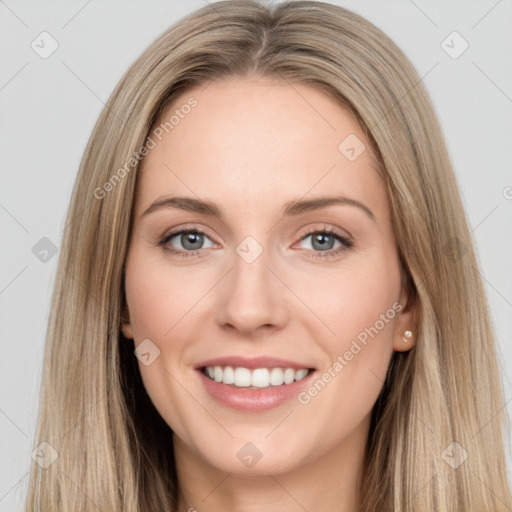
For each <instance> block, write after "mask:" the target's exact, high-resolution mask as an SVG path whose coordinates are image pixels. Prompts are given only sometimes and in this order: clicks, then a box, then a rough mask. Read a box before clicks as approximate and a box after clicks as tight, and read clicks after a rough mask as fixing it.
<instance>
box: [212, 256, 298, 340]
mask: <svg viewBox="0 0 512 512" xmlns="http://www.w3.org/2000/svg"><path fill="white" fill-rule="evenodd" d="M268 263H269V262H268V260H267V257H266V252H265V251H263V253H262V254H260V256H258V258H256V260H254V261H252V262H248V261H246V260H244V258H242V257H240V256H239V255H238V254H236V253H235V256H234V261H233V268H232V269H231V271H230V272H229V274H228V275H227V276H226V278H225V279H223V281H222V283H220V288H219V296H218V302H217V308H218V309H217V322H218V324H219V326H220V327H221V328H223V329H231V330H234V331H236V332H238V333H239V334H241V335H244V336H245V337H251V336H258V335H261V334H265V333H266V334H268V333H269V332H270V331H272V330H280V329H282V328H283V327H284V326H285V325H286V322H287V321H288V318H289V312H288V309H287V305H288V303H287V300H286V297H285V295H286V293H287V291H288V290H287V288H286V286H285V284H284V283H283V282H282V280H281V279H279V277H278V276H277V275H276V272H275V270H274V269H271V268H269V265H268Z"/></svg>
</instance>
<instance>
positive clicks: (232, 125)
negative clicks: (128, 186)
mask: <svg viewBox="0 0 512 512" xmlns="http://www.w3.org/2000/svg"><path fill="white" fill-rule="evenodd" d="M190 105H194V106H193V107H191V106H190ZM150 137H151V138H152V140H153V141H154V143H155V147H154V148H153V149H152V150H150V151H149V153H148V154H147V155H146V157H145V158H144V160H143V162H142V166H141V170H140V172H141V176H140V179H139V184H138V187H139V194H138V197H140V201H139V204H138V205H137V209H138V210H139V211H140V210H141V209H142V208H144V206H147V204H148V202H151V201H153V200H154V199H155V198H157V197H158V196H161V195H163V194H169V193H176V194H186V195H196V196H199V197H202V198H206V197H208V198H211V199H213V200H216V198H219V200H220V199H222V200H224V199H225V198H226V197H229V198H230V200H231V201H233V202H237V201H238V203H239V206H242V205H245V206H247V205H248V204H249V203H250V204H251V206H252V207H261V208H267V207H271V204H272V203H273V202H280V203H284V202H286V201H287V200H289V199H290V198H297V197H301V196H305V195H307V194H313V195H318V194H324V193H333V192H336V193H342V194H344V195H349V194H350V195H351V196H353V197H354V198H355V199H361V200H362V199H363V198H369V199H370V201H372V202H374V203H375V202H377V201H381V202H384V201H385V196H384V195H383V194H384V189H383V185H382V183H381V180H380V177H379V175H378V173H377V171H376V167H377V165H376V162H375V158H374V156H373V154H372V151H371V148H370V145H369V141H368V140H367V138H366V137H365V136H364V134H363V132H362V130H361V128H360V127H359V125H358V123H357V121H356V120H355V118H354V117H353V115H352V113H350V112H349V111H347V110H346V109H345V108H344V107H342V106H341V105H340V104H339V102H337V101H336V100H335V99H334V98H332V97H331V96H329V95H327V94H326V93H324V92H322V91H320V90H318V89H316V88H314V87H312V86H309V85H304V84H293V85H292V84H289V83H287V82H277V81H268V80H265V81H263V80H256V79H245V78H244V79H243V78H228V79H222V80H217V81H214V82H212V83H211V84H209V85H208V86H207V87H205V86H204V85H203V86H201V87H196V88H194V89H190V90H187V91H186V92H184V93H182V94H181V96H179V97H177V98H176V99H175V100H174V101H173V103H172V105H170V106H169V107H168V108H167V109H166V111H165V112H164V113H163V115H161V116H160V119H159V120H158V121H157V123H155V125H154V126H153V128H152V131H151V133H150ZM354 156H355V158H354Z"/></svg>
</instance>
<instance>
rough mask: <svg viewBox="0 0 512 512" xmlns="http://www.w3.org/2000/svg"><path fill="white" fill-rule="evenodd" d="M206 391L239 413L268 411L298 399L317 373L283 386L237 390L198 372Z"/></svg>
mask: <svg viewBox="0 0 512 512" xmlns="http://www.w3.org/2000/svg"><path fill="white" fill-rule="evenodd" d="M197 371H198V373H199V376H200V377H201V379H202V381H203V383H204V386H205V388H206V391H208V393H210V396H212V397H213V398H214V399H215V400H217V401H218V402H219V403H221V404H222V405H225V406H227V407H230V408H232V409H237V410H239V411H256V412H259V411H266V410H268V409H273V408H274V407H278V406H279V405H281V404H283V403H284V402H287V401H288V400H290V399H291V398H293V397H296V396H297V395H298V394H299V393H300V391H301V390H302V389H303V388H304V387H305V386H307V385H308V384H309V382H310V380H311V378H312V376H313V375H314V374H315V371H311V372H310V373H308V375H306V377H304V378H303V379H301V380H296V381H295V382H292V383H291V384H283V385H281V386H269V387H268V388H261V389H247V388H235V387H232V386H228V385H227V384H223V383H222V382H216V381H214V380H212V379H210V378H208V377H207V376H206V375H205V374H204V373H203V372H202V371H201V370H197Z"/></svg>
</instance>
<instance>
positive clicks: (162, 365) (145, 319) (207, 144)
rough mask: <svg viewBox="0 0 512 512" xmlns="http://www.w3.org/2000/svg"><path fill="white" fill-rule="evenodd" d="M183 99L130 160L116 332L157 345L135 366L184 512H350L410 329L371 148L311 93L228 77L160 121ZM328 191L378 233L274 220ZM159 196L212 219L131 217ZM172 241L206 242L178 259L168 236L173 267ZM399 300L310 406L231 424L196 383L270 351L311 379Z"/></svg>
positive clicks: (308, 215) (231, 413) (408, 304)
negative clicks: (189, 200) (138, 160)
mask: <svg viewBox="0 0 512 512" xmlns="http://www.w3.org/2000/svg"><path fill="white" fill-rule="evenodd" d="M191 96H193V97H194V98H196V99H197V102H198V104H197V106H196V107H195V108H194V109H193V110H191V112H190V113H189V114H188V115H187V116H185V117H184V118H183V119H180V122H179V124H178V125H176V126H175V127H174V129H173V130H172V131H170V132H169V134H167V135H165V136H164V137H163V138H162V140H161V141H160V142H158V143H157V145H156V147H155V148H154V149H152V150H151V151H150V152H149V154H148V155H147V156H146V157H145V159H144V161H143V164H142V169H141V174H140V176H139V181H138V184H137V194H136V201H135V210H134V223H133V228H132V236H131V240H130V246H129V248H128V255H127V262H126V274H125V285H126V299H127V306H128V311H127V314H128V320H127V322H126V323H124V324H123V332H124V334H125V336H127V337H128V338H132V339H133V340H134V342H135V345H136V346H137V345H138V344H139V343H141V342H142V340H144V339H146V338H149V339H150V340H151V341H152V342H153V343H154V344H155V345H156V346H157V347H158V348H159V350H160V355H159V357H157V358H156V359H155V360H154V361H153V362H152V363H151V364H149V365H144V364H142V363H141V362H140V361H139V367H140V371H141V375H142V379H143V382H144V386H145V387H146V390H147V392H148V394H149V396H150V397H151V400H152V401H153V403H154V405H155V407H156V408H157V410H158V411H159V413H160V414H161V416H162V417H163V418H164V419H165V421H166V422H167V423H168V425H169V426H170V427H171V428H172V430H173V432H174V443H175V453H176V465H177V471H178V478H179V482H180V488H181V491H182V498H181V502H180V510H189V507H194V508H195V509H196V510H198V511H202V510H208V511H221V510H223V511H225V510H237V511H244V512H249V511H260V510H262V509H265V510H275V511H277V510H279V511H284V512H287V511H292V510H293V511H296V510H298V509H299V508H300V506H302V507H304V508H305V509H307V510H315V511H316V512H323V511H332V510H340V511H354V510H356V495H357V492H358V491H359V478H360V475H361V470H362V461H363V454H364V449H365V444H366V441H367V437H368V429H369V421H370V414H371V410H372V407H373V405H374V403H375V401H376V399H377V397H378V395H379V392H380V391H381V388H382V385H383V381H384V377H385V374H386V369H387V367H388V364H389V361H390V358H391V356H392V354H393V351H404V350H409V349H411V348H412V347H413V345H414V336H413V338H412V339H411V340H409V341H407V342H404V341H403V340H402V336H403V334H404V331H405V330H411V331H412V332H413V333H415V332H416V331H415V330H416V323H415V320H414V319H415V314H414V312H415V307H414V304H412V301H410V300H409V298H408V296H407V293H406V291H405V289H404V288H403V287H402V283H401V279H400V273H399V260H398V253H397V249H396V244H395V239H394V235H393V230H392V223H391V216H390V206H389V201H388V198H387V195H386V192H385V187H384V184H383V182H382V180H381V178H380V176H379V175H378V173H377V171H376V170H375V163H374V158H373V156H372V153H371V149H370V144H369V141H368V140H367V139H366V138H365V136H364V134H363V132H362V131H361V129H360V128H359V126H358V124H357V123H356V121H355V120H354V118H353V116H352V115H351V114H350V113H348V112H347V111H346V110H345V109H344V108H343V107H342V106H340V105H339V104H338V102H336V101H335V100H334V99H333V98H331V97H329V96H328V95H326V94H325V93H323V92H321V91H319V90H317V89H315V88H312V87H311V86H308V85H298V84H293V86H291V85H289V84H287V83H283V82H278V81H269V80H263V79H256V78H251V77H245V78H240V77H236V78H224V79H222V80H218V81H216V82H213V83H212V84H210V85H209V86H208V87H207V88H205V87H204V86H203V87H201V88H195V89H191V90H188V91H186V92H184V93H183V94H182V96H181V97H179V98H177V99H176V100H175V102H174V104H173V105H172V107H170V108H169V111H168V112H167V114H166V116H167V117H166V118H168V116H169V115H170V113H172V110H174V109H176V108H179V107H180V105H183V104H184V103H185V102H186V101H187V100H188V98H190V97H191ZM164 117H165V116H164ZM350 134H355V135H356V136H357V137H358V138H359V139H360V141H362V142H363V143H364V144H365V146H366V150H364V151H363V152H362V153H361V154H360V156H359V157H358V158H357V159H355V160H354V161H350V160H349V159H347V158H346V156H345V155H344V154H342V153H341V152H340V151H339V150H338V145H339V144H340V142H341V141H342V140H343V139H345V137H347V136H348V135H350ZM270 191H271V193H269V192H270ZM332 194H339V195H343V196H346V197H349V198H353V199H356V200H358V201H360V202H362V203H364V204H365V205H366V206H367V207H368V208H369V209H370V210H371V211H372V212H373V214H374V216H375V220H372V219H371V218H370V216H368V215H367V214H366V213H365V212H364V211H363V210H362V209H360V208H358V207H356V206H352V205H348V204H341V205H340V204H333V205H329V206H326V207H323V208H321V209H318V210H315V211H309V212H305V213H302V214H300V215H297V216H289V217H283V216H282V215H281V209H282V208H283V205H284V204H285V203H287V202H289V201H291V200H294V199H312V198H313V197H318V196H324V195H332ZM165 195H175V196H178V195H179V196H189V197H194V198H201V199H207V200H210V201H213V202H214V203H216V204H217V205H218V207H219V208H220V209H221V210H222V212H223V215H224V218H223V220H220V219H218V218H215V217H212V216H209V215H205V214H202V213H197V212H190V211H184V210H179V209H176V208H161V209H158V210H155V211H153V212H152V213H149V214H147V215H144V216H142V213H143V212H144V211H145V210H146V209H147V208H148V207H149V206H150V205H151V204H152V203H153V202H154V201H155V200H156V199H159V198H161V197H162V196H165ZM185 228H189V229H190V228H195V229H199V230H201V231H203V232H204V233H205V234H206V236H205V237H204V238H203V239H202V240H203V243H202V245H201V239H200V240H199V241H198V242H195V244H196V245H195V246H194V245H192V249H190V247H191V246H190V245H188V246H186V247H185V245H186V243H187V239H186V238H185V237H180V236H176V237H174V238H173V239H172V240H171V241H168V242H167V245H168V246H172V248H174V249H175V250H178V251H180V250H181V251H183V252H186V251H187V250H188V252H189V253H190V252H193V249H194V247H200V249H199V251H198V254H196V255H192V256H190V257H188V258H179V257H177V256H175V255H173V254H170V253H168V252H166V251H165V250H164V247H163V246H161V245H158V244H159V242H160V241H161V240H162V239H163V238H164V237H165V235H168V234H170V233H171V232H174V231H177V230H178V229H185ZM313 228H314V229H318V230H321V229H323V228H327V229H329V228H330V229H333V230H335V231H336V232H337V233H339V234H341V235H343V236H348V237H349V238H350V240H352V241H353V247H351V248H350V249H346V250H344V251H342V252H340V253H339V254H337V255H335V256H333V257H331V258H328V257H324V258H320V257H318V258H315V257H314V255H315V254H317V255H320V256H321V255H322V254H325V252H331V253H332V252H334V251H336V250H337V249H338V248H339V247H340V246H342V245H341V242H339V241H336V240H334V241H328V244H327V245H325V244H324V246H320V244H314V238H315V236H313V235H308V234H307V232H308V230H309V229H313ZM247 236H251V237H253V238H254V239H255V240H256V241H257V242H258V244H259V245H260V246H261V248H262V249H263V252H262V253H261V255H260V256H259V257H258V258H256V259H255V260H254V261H253V262H252V263H247V262H246V261H245V260H244V259H243V258H242V257H240V256H239V254H238V253H237V252H236V248H237V247H238V246H239V244H240V243H241V242H242V241H243V240H244V239H245V238H246V237H247ZM184 244H185V245H184ZM187 247H188V249H187ZM319 247H320V248H319ZM321 247H325V250H322V248H321ZM397 302H398V303H400V304H401V306H402V307H403V309H402V310H401V311H400V312H399V313H397V314H396V315H395V316H394V318H393V319H392V320H389V321H388V322H387V323H385V326H384V328H381V330H379V332H378V334H377V335H375V336H374V337H373V338H369V340H368V343H367V345H366V346H364V348H362V350H361V351H360V352H358V353H357V355H355V356H354V357H353V359H352V360H351V361H350V362H348V364H347V365H346V366H345V367H344V368H343V370H342V371H341V372H339V373H337V374H336V376H335V377H334V378H332V379H331V381H330V382H329V383H328V384H327V385H326V386H325V387H324V388H323V389H322V390H321V391H320V392H319V393H318V394H317V395H316V396H315V397H313V398H312V399H311V400H310V402H309V403H307V404H301V403H299V401H298V400H296V399H292V400H289V401H288V402H286V403H285V404H283V405H281V406H279V407H277V408H274V409H271V410H269V411H265V412H258V413H254V412H241V411H236V410H233V409H230V408H227V407H225V406H223V405H220V404H218V403H217V402H216V401H215V400H214V399H213V398H211V397H210V395H209V394H208V393H207V392H206V390H205V389H204V387H203V385H202V382H201V379H200V376H199V375H198V373H197V371H196V370H194V366H195V365H196V364H197V363H199V362H201V361H204V360H206V359H210V358H214V357H220V356H227V355H240V354H242V355H247V356H256V355H271V356H276V357H282V358H286V359H292V360H295V361H299V362H301V363H302V362H304V363H309V364H310V365H311V366H314V367H315V368H316V369H317V371H318V374H319V376H321V375H322V373H323V372H326V371H328V368H329V367H332V365H333V362H335V361H336V359H337V357H338V356H340V355H343V354H344V353H345V352H346V351H347V350H348V349H349V348H350V346H351V344H352V342H353V340H355V339H356V338H357V336H358V334H360V333H361V332H362V331H364V329H365V328H366V327H369V326H373V325H375V323H376V321H377V320H378V319H379V315H381V314H385V313H386V311H388V310H390V308H392V305H393V304H394V303H397ZM331 374H332V370H331ZM247 442H252V443H253V444H254V445H255V446H256V447H257V448H258V449H259V451H260V452H261V454H262V457H261V459H260V460H259V461H258V462H257V463H256V464H255V465H254V466H252V467H246V466H245V465H244V464H242V462H241V461H240V459H239V458H238V457H237V452H238V451H239V450H240V449H241V448H242V446H244V445H245V444H246V443H247ZM299 504H300V505H299Z"/></svg>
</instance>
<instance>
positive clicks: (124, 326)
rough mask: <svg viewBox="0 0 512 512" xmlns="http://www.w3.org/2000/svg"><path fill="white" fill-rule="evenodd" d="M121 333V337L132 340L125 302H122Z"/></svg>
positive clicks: (128, 313) (128, 314)
mask: <svg viewBox="0 0 512 512" xmlns="http://www.w3.org/2000/svg"><path fill="white" fill-rule="evenodd" d="M121 331H122V333H123V336H124V337H125V338H127V339H131V340H132V339H133V332H132V324H131V323H130V312H129V311H128V305H127V304H126V300H125V301H124V304H123V308H122V311H121Z"/></svg>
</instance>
